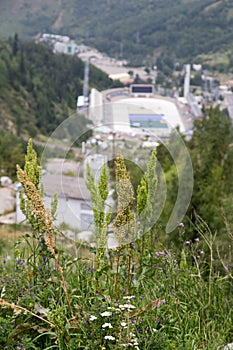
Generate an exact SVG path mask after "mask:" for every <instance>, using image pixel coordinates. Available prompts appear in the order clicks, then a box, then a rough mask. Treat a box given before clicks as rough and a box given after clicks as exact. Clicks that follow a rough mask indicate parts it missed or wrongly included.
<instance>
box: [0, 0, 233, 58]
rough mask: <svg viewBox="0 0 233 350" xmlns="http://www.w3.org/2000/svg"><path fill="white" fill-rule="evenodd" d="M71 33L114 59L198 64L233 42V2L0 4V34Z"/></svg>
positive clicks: (43, 0)
mask: <svg viewBox="0 0 233 350" xmlns="http://www.w3.org/2000/svg"><path fill="white" fill-rule="evenodd" d="M45 31H46V32H54V33H61V34H68V35H70V36H71V37H73V38H74V39H76V40H78V41H79V42H82V41H83V40H84V41H85V43H86V44H91V45H94V46H95V47H97V48H98V49H100V50H102V51H104V52H107V53H108V54H110V55H115V56H120V55H122V56H123V57H125V58H127V59H131V61H134V62H135V63H137V62H138V63H142V61H143V59H145V57H146V56H149V57H150V58H151V59H153V58H154V57H155V55H159V54H161V52H164V53H170V54H172V55H173V56H174V57H177V58H185V59H189V60H191V59H193V58H194V57H195V56H197V55H199V54H202V53H211V52H218V51H222V50H226V49H228V48H230V47H231V46H232V43H233V35H232V34H233V3H232V1H231V0H175V1H174V0H127V1H125V0H119V1H114V0H98V1H94V0H85V1H83V0H50V1H47V0H34V1H29V0H8V1H4V3H1V4H0V33H1V36H4V37H8V36H9V35H13V34H14V33H15V32H18V33H19V34H20V36H22V37H23V38H29V37H32V36H33V35H35V34H37V33H38V32H45Z"/></svg>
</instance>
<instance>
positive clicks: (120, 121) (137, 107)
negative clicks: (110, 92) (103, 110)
mask: <svg viewBox="0 0 233 350" xmlns="http://www.w3.org/2000/svg"><path fill="white" fill-rule="evenodd" d="M108 117H109V114H108ZM111 122H112V123H113V128H114V129H115V130H116V131H118V132H125V133H130V134H132V133H133V134H143V133H145V132H152V133H154V134H155V135H156V136H158V137H167V136H169V134H170V132H171V130H172V129H174V128H176V127H177V126H178V127H179V129H180V131H181V132H184V131H185V127H184V124H183V122H182V119H181V116H180V113H179V111H178V108H177V106H176V104H175V103H173V102H171V101H168V100H165V99H160V98H126V99H122V100H118V101H115V102H113V101H112V103H111Z"/></svg>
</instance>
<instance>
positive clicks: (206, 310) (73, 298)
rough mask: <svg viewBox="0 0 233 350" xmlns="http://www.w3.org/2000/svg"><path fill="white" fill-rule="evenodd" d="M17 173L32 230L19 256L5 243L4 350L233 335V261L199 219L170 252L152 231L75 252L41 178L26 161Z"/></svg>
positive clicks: (0, 300)
mask: <svg viewBox="0 0 233 350" xmlns="http://www.w3.org/2000/svg"><path fill="white" fill-rule="evenodd" d="M29 168H30V167H29ZM29 168H28V169H29ZM34 170H35V168H34ZM30 172H31V173H33V174H34V175H35V174H36V172H35V171H32V169H31V168H30ZM19 178H20V181H21V182H22V184H23V186H24V190H25V194H26V195H27V198H24V201H23V204H24V209H25V212H26V213H27V215H28V221H29V222H30V223H31V225H32V229H31V233H30V234H28V233H27V234H25V235H24V236H22V237H20V240H19V241H18V242H17V243H16V245H15V256H14V259H13V261H12V259H11V260H10V259H6V256H4V254H6V251H5V250H2V254H3V255H2V256H1V261H0V274H1V275H0V348H1V349H7V350H11V349H12V350H13V349H35V350H39V349H40V350H41V349H43V350H48V349H60V350H65V349H69V350H78V349H87V350H88V349H90V350H93V349H106V350H107V349H109V350H110V349H130V348H133V349H163V350H164V349H167V350H170V349H180V350H181V349H182V350H183V349H190V350H191V349H192V350H193V349H196V350H202V349H203V350H204V349H209V350H210V349H211V350H212V349H220V348H221V346H222V345H224V344H227V343H230V342H232V341H233V322H232V321H233V295H232V285H233V280H232V267H231V266H229V264H228V262H227V260H225V259H222V258H221V256H220V254H218V249H217V247H216V245H215V236H214V235H212V234H211V232H210V231H209V229H208V226H207V225H205V224H204V223H203V222H202V221H201V220H200V227H199V237H196V238H195V239H194V240H192V241H191V240H190V241H187V240H186V241H183V233H184V230H185V227H183V225H180V227H179V228H177V236H179V237H180V240H179V241H180V248H175V247H174V248H171V249H168V250H167V249H166V247H163V246H162V245H161V244H160V242H159V241H158V238H157V234H156V229H154V230H151V231H150V232H148V233H145V234H144V235H143V236H142V238H140V239H135V240H134V241H133V242H130V243H125V244H122V245H121V247H119V248H118V249H116V250H108V251H107V250H105V253H104V254H103V248H104V247H103V246H102V245H101V246H100V249H101V251H98V247H96V248H90V251H91V254H89V255H88V257H86V258H84V257H77V256H74V255H72V253H71V252H70V251H69V248H68V247H66V246H65V245H64V246H62V247H61V246H60V245H59V244H58V245H55V236H56V237H57V242H58V243H59V232H57V229H56V227H55V226H54V225H53V222H52V217H53V211H52V212H50V211H48V210H46V209H45V208H44V206H43V201H42V193H41V192H40V190H39V188H37V186H36V185H35V184H37V180H36V179H34V183H33V181H32V178H33V177H32V176H31V177H30V174H29V170H28V171H27V168H25V169H24V170H22V169H19ZM35 199H36V200H35ZM26 209H27V210H26ZM129 212H130V211H129ZM117 218H118V220H119V215H118V216H117ZM123 219H125V218H124V217H123ZM103 222H105V221H103ZM118 222H119V221H118ZM107 232H108V231H107ZM102 233H103V230H100V234H101V235H102ZM121 234H122V231H121ZM100 237H102V236H100ZM74 244H75V242H74ZM74 251H75V250H73V249H72V252H74Z"/></svg>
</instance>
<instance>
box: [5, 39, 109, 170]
mask: <svg viewBox="0 0 233 350" xmlns="http://www.w3.org/2000/svg"><path fill="white" fill-rule="evenodd" d="M83 75H84V63H83V62H82V61H81V60H80V59H78V58H77V57H71V56H68V55H58V54H54V53H53V52H52V51H51V49H49V48H48V47H47V46H44V45H42V44H35V43H34V42H25V43H21V42H20V40H19V39H18V37H17V35H16V36H15V37H14V39H11V40H8V41H2V42H0V175H1V174H4V173H7V174H8V175H12V176H14V174H15V164H16V161H17V159H18V162H19V163H21V160H23V159H24V157H23V151H24V150H25V144H24V142H23V141H22V140H23V139H25V138H26V139H27V138H28V137H29V136H30V137H33V138H36V137H38V136H40V135H45V136H48V135H50V134H51V133H52V132H53V131H54V130H55V129H56V127H57V126H58V125H60V123H61V122H62V121H63V120H64V119H66V118H68V117H69V116H70V115H72V114H73V113H74V112H75V111H76V100H77V96H78V95H82V93H83ZM89 85H90V88H91V87H95V88H97V89H99V90H103V89H106V88H110V87H113V82H112V80H111V79H109V78H108V76H107V74H105V73H103V72H102V71H100V70H99V69H97V68H95V67H93V66H90V77H89ZM87 123H89V121H88V120H87V119H86V118H85V117H84V116H82V115H79V118H78V119H77V130H78V131H79V132H80V131H82V132H84V131H86V130H87V127H86V125H87Z"/></svg>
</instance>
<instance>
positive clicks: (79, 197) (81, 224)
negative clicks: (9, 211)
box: [16, 174, 93, 230]
mask: <svg viewBox="0 0 233 350" xmlns="http://www.w3.org/2000/svg"><path fill="white" fill-rule="evenodd" d="M42 183H43V186H44V203H45V206H46V207H47V208H50V205H51V200H52V198H53V196H54V194H55V193H56V194H57V196H58V206H57V217H56V221H55V224H56V225H57V226H59V225H60V224H62V223H65V224H67V225H68V226H69V227H70V228H71V229H76V230H77V229H78V230H92V229H93V212H92V208H91V200H90V193H89V191H88V189H87V188H86V186H85V181H84V179H83V178H78V177H70V176H60V175H57V174H46V175H44V176H43V177H42ZM24 220H25V216H24V214H23V213H22V211H21V209H20V203H19V193H18V192H17V195H16V222H17V223H21V222H23V221H24Z"/></svg>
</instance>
